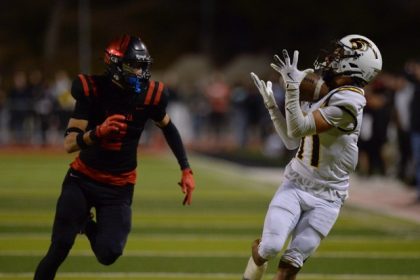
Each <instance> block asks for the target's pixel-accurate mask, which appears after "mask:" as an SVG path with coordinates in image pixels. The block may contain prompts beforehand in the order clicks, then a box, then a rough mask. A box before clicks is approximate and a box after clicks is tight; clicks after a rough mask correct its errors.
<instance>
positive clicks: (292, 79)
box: [270, 50, 314, 91]
mask: <svg viewBox="0 0 420 280" xmlns="http://www.w3.org/2000/svg"><path fill="white" fill-rule="evenodd" d="M283 58H284V61H283V60H281V59H280V58H279V56H278V55H275V56H274V63H271V64H270V65H271V67H272V68H273V69H274V70H276V71H277V72H278V73H280V75H281V76H282V77H283V80H284V82H285V84H286V90H288V91H289V90H291V91H294V90H297V89H299V85H300V83H301V82H302V80H303V78H304V77H305V76H306V75H307V74H308V73H312V72H314V70H313V69H306V70H304V71H299V70H298V69H297V63H298V59H299V51H297V50H295V51H294V52H293V61H292V63H291V64H290V57H289V54H288V53H287V50H283Z"/></svg>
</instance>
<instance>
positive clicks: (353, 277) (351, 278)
mask: <svg viewBox="0 0 420 280" xmlns="http://www.w3.org/2000/svg"><path fill="white" fill-rule="evenodd" d="M32 276H33V273H29V272H22V273H0V279H1V278H9V279H10V278H29V277H32ZM57 276H58V277H63V278H64V277H65V278H75V279H78V278H92V279H127V278H139V279H142V278H152V279H153V278H167V279H232V278H234V279H240V277H241V275H240V274H237V273H176V272H175V273H173V272H160V273H151V272H128V273H127V272H106V273H93V272H63V273H58V274H57ZM273 276H274V274H267V275H266V276H265V277H264V278H265V279H271V278H272V277H273ZM300 277H301V278H304V279H325V278H328V279H334V280H358V279H363V280H364V279H369V280H419V279H420V275H407V276H401V275H381V274H376V275H375V274H373V275H371V274H332V275H327V274H316V273H302V274H301V275H300Z"/></svg>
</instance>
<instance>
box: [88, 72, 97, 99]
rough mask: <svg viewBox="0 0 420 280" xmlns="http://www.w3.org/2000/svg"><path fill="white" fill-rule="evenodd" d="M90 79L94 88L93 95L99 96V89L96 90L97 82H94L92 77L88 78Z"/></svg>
mask: <svg viewBox="0 0 420 280" xmlns="http://www.w3.org/2000/svg"><path fill="white" fill-rule="evenodd" d="M88 79H89V82H90V85H91V86H92V90H93V95H94V96H97V95H98V91H97V88H96V84H95V81H94V80H93V78H92V77H91V76H88Z"/></svg>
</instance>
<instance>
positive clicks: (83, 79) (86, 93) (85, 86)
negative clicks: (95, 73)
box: [79, 74, 89, 96]
mask: <svg viewBox="0 0 420 280" xmlns="http://www.w3.org/2000/svg"><path fill="white" fill-rule="evenodd" d="M79 79H80V80H81V81H82V85H83V91H84V93H85V95H86V96H89V86H88V83H87V81H86V78H85V76H83V75H82V74H79Z"/></svg>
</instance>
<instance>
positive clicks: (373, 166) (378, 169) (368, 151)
mask: <svg viewBox="0 0 420 280" xmlns="http://www.w3.org/2000/svg"><path fill="white" fill-rule="evenodd" d="M386 77H387V76H386V75H385V74H382V73H381V74H379V75H378V76H377V78H376V79H375V80H374V81H373V82H372V83H371V84H370V85H368V86H367V87H366V88H365V90H366V100H367V104H366V107H365V110H364V113H363V125H362V132H361V137H360V141H359V148H360V154H361V155H362V156H363V155H364V156H366V165H367V166H366V169H367V170H361V171H362V172H363V173H366V174H367V175H374V174H378V175H386V164H385V161H384V157H383V148H384V145H385V144H386V142H387V140H388V139H387V132H388V125H389V122H390V119H391V111H392V109H391V108H392V102H393V94H392V91H391V90H390V89H389V88H387V87H386V86H385V84H384V80H383V79H386Z"/></svg>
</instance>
